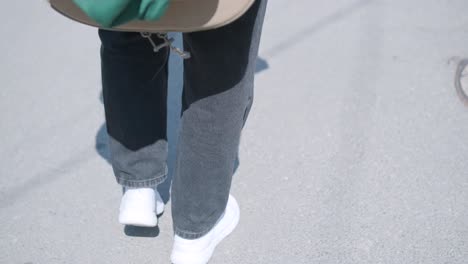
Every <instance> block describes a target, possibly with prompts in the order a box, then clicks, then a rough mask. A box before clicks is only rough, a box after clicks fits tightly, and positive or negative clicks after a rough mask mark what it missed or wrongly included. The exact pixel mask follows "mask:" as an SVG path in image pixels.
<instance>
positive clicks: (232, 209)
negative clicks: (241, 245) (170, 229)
mask: <svg viewBox="0 0 468 264" xmlns="http://www.w3.org/2000/svg"><path fill="white" fill-rule="evenodd" d="M239 211H240V210H239V205H238V204H237V201H236V199H235V198H234V197H233V196H232V195H229V199H228V202H227V206H226V210H225V211H224V213H223V215H221V217H220V218H219V219H218V221H217V223H216V225H215V226H214V227H213V228H212V229H211V230H210V231H209V232H208V233H207V234H206V235H204V236H202V237H200V238H197V239H185V238H182V237H180V236H178V235H174V245H173V248H172V253H171V261H172V263H173V264H206V263H208V261H209V260H210V258H211V256H212V255H213V252H214V249H215V247H216V246H217V245H218V244H219V242H221V240H223V239H224V238H225V237H226V236H228V235H229V234H230V233H231V232H232V231H233V230H234V228H235V227H236V226H237V224H238V223H239V214H240V213H239Z"/></svg>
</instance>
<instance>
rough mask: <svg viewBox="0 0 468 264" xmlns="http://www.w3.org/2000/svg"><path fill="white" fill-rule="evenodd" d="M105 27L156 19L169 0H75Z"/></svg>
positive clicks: (160, 15)
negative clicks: (137, 20)
mask: <svg viewBox="0 0 468 264" xmlns="http://www.w3.org/2000/svg"><path fill="white" fill-rule="evenodd" d="M73 2H74V3H75V4H76V5H77V6H78V7H80V8H81V9H82V10H83V11H84V12H85V13H86V14H87V15H88V16H89V17H90V18H92V19H93V20H95V21H96V22H97V23H98V24H100V25H101V26H103V27H108V28H111V27H115V26H118V25H121V24H125V23H127V22H130V21H132V20H136V19H140V20H146V21H155V20H158V19H160V18H161V17H162V16H163V15H164V13H165V12H166V10H167V8H168V6H169V0H73Z"/></svg>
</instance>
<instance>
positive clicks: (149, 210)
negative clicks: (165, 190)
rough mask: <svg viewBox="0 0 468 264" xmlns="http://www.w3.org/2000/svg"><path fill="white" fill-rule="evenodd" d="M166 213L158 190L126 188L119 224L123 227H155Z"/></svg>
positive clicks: (121, 204)
mask: <svg viewBox="0 0 468 264" xmlns="http://www.w3.org/2000/svg"><path fill="white" fill-rule="evenodd" d="M163 212H164V201H163V200H162V198H161V195H159V192H158V191H157V190H156V188H126V187H124V194H123V196H122V200H121V202H120V214H119V222H120V223H121V224H123V225H132V226H143V227H155V226H156V225H157V224H158V218H157V216H159V215H160V214H162V213H163Z"/></svg>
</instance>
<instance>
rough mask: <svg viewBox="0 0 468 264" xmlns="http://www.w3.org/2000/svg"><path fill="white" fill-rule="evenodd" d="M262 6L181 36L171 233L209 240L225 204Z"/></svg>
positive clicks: (260, 1) (249, 92) (262, 1)
mask: <svg viewBox="0 0 468 264" xmlns="http://www.w3.org/2000/svg"><path fill="white" fill-rule="evenodd" d="M266 3H267V1H266V0H257V1H256V2H255V4H254V5H253V6H252V7H251V8H250V9H249V11H247V13H246V14H244V15H243V16H242V17H241V18H240V19H238V20H236V21H235V22H233V23H232V24H229V25H227V26H224V27H221V28H218V29H214V30H209V31H202V32H195V33H188V34H184V35H183V37H184V48H185V50H187V51H189V52H190V53H191V55H192V58H190V59H188V60H185V61H184V89H183V95H182V114H181V127H180V134H179V144H178V147H177V155H176V165H175V166H176V167H175V173H174V178H173V182H172V192H171V201H172V202H171V204H172V217H173V227H174V233H175V234H176V235H178V236H180V237H182V238H185V239H196V238H200V237H202V236H204V235H205V234H207V233H208V232H209V231H210V230H211V229H212V228H213V227H214V226H215V224H216V222H217V220H218V219H220V217H221V215H222V214H223V212H224V211H225V208H226V205H227V203H228V198H229V191H230V187H231V181H232V176H233V171H234V165H235V160H236V156H237V152H238V147H239V142H240V137H241V130H242V128H243V126H244V124H245V121H246V119H247V116H248V113H249V110H250V107H251V105H252V102H253V82H254V73H255V65H256V58H257V53H258V46H259V41H260V35H261V31H262V24H263V18H264V14H265V8H266Z"/></svg>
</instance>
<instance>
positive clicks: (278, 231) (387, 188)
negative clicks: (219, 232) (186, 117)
mask: <svg viewBox="0 0 468 264" xmlns="http://www.w3.org/2000/svg"><path fill="white" fill-rule="evenodd" d="M467 14H468V1H466V0H452V1H440V0H425V1H423V0H412V1H404V0H393V1H390V0H374V1H371V0H356V1H354V0H353V1H349V0H335V1H326V0H317V1H307V0H295V1H273V0H272V1H270V2H269V6H268V14H267V17H266V21H265V27H264V31H263V32H264V34H263V37H262V43H261V50H260V59H259V61H258V69H257V71H258V72H257V75H256V88H255V89H256V90H255V99H254V105H253V108H252V110H251V113H250V116H249V120H248V121H247V124H246V127H245V130H244V133H243V135H242V144H241V149H240V156H239V159H240V166H239V168H238V170H237V172H236V175H235V177H234V181H233V185H232V193H233V195H234V196H235V197H236V198H237V200H238V201H239V204H240V208H241V220H240V223H239V226H238V227H237V229H236V230H235V231H234V233H232V235H231V236H229V237H228V238H227V239H226V240H224V241H223V242H222V243H221V244H220V245H219V246H218V248H217V250H216V252H215V255H214V256H213V258H212V261H211V263H213V264H218V263H219V264H221V263H223V264H234V263H236V264H238V263H242V264H250V263H251V264H267V263H268V264H272V263H274V264H276V263H282V264H283V263H285V264H289V263H291V264H293V263H294V264H300V263H304V264H306V263H307V264H313V263H321V264H322V263H323V264H341V263H346V264H347V263H353V264H354V263H355V264H363V263H372V264H376V263H392V264H402V263H411V264H416V263H425V264H427V263H434V264H440V263H450V264H455V263H457V264H458V263H459V264H462V263H467V262H468V144H467V143H468V107H467V106H466V105H464V104H463V103H462V102H461V101H460V98H459V97H458V96H457V93H456V91H455V88H454V75H455V70H456V67H457V62H458V61H460V60H461V59H462V58H464V57H468V15H467ZM0 15H1V17H2V18H3V19H2V23H0V34H1V36H2V37H1V39H0V50H2V51H3V53H2V60H1V62H0V76H1V88H0V119H1V122H0V135H1V136H0V165H1V166H0V176H1V177H0V263H2V264H3V263H5V264H10V263H11V264H16V263H18V264H26V263H29V264H42V263H44V264H56V263H67V264H83V263H93V264H94V263H112V264H127V263H139V264H140V263H156V264H159V263H169V261H168V260H169V254H170V250H171V246H172V244H171V243H172V223H171V212H170V201H168V204H167V206H166V212H165V214H164V215H163V216H162V218H160V226H159V228H158V229H137V228H124V227H123V226H121V225H120V224H119V223H118V222H117V215H118V206H119V202H120V196H121V189H120V188H119V186H118V185H117V184H116V182H115V180H114V176H113V174H112V169H111V167H110V165H109V162H108V161H107V158H108V152H107V147H106V132H105V127H104V113H103V105H102V100H101V88H100V65H99V56H98V54H99V40H98V37H97V33H96V30H95V29H93V28H89V27H86V26H83V25H78V24H75V23H73V22H71V21H68V20H66V19H64V18H63V17H61V16H59V15H57V14H55V13H54V12H53V11H52V10H50V8H49V7H48V5H47V3H45V1H1V2H0ZM176 37H177V38H178V43H179V44H180V36H179V35H176ZM181 63H182V62H181V60H180V58H178V57H176V56H172V57H171V68H170V69H171V76H170V78H171V79H170V99H169V101H170V105H171V109H170V118H169V119H170V121H169V131H170V133H171V135H170V145H171V147H170V160H169V163H170V164H169V165H170V170H171V172H172V170H173V161H174V150H175V146H176V143H177V142H176V141H175V139H176V133H177V125H178V120H177V117H178V107H179V97H180V90H181V87H182V82H181V74H182V72H181V68H180V66H181ZM168 187H169V184H168V183H167V184H165V185H164V186H161V191H162V192H163V195H164V197H165V199H166V200H167V198H168Z"/></svg>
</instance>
